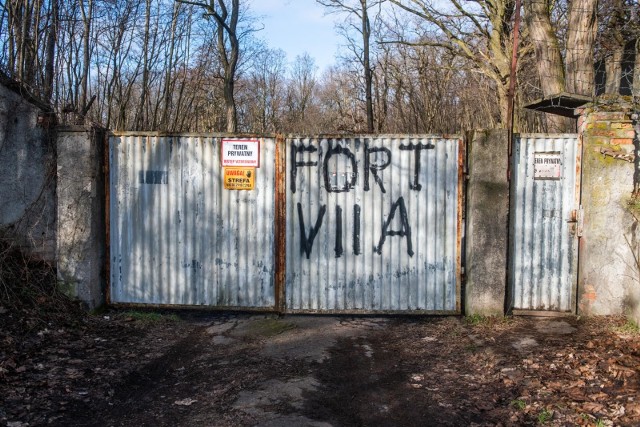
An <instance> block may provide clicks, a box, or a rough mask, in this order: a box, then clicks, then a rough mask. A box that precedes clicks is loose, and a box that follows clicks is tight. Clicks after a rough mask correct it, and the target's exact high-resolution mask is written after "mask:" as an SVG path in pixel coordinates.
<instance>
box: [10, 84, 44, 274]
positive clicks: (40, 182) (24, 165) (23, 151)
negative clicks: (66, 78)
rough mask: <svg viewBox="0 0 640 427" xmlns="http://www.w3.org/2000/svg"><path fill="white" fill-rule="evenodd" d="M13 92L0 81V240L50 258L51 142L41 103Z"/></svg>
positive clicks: (11, 88) (40, 256)
mask: <svg viewBox="0 0 640 427" xmlns="http://www.w3.org/2000/svg"><path fill="white" fill-rule="evenodd" d="M3 83H4V82H3ZM19 91H20V89H19V88H18V87H17V86H16V85H14V86H13V87H10V86H7V85H5V84H0V239H6V240H9V241H10V242H11V243H12V244H14V245H18V246H19V247H21V248H22V249H23V250H25V251H26V252H27V253H31V254H32V255H34V256H36V257H37V258H40V259H44V260H45V261H50V262H53V261H54V259H55V229H56V226H55V158H56V156H55V144H54V142H53V139H52V138H51V137H50V134H49V131H48V130H47V129H46V128H45V127H43V126H42V125H43V122H42V119H44V118H46V117H48V116H47V112H46V111H45V109H44V108H43V106H41V105H36V103H34V102H31V101H27V100H26V99H25V97H24V96H23V95H22V94H20V92H19ZM39 119H40V123H39ZM44 123H45V124H46V121H45V122H44Z"/></svg>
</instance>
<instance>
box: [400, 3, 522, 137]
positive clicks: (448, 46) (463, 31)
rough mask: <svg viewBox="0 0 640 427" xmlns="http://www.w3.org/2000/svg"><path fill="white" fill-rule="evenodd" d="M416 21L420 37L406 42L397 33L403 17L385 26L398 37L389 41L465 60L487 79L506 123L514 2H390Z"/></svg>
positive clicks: (401, 26) (402, 24) (403, 19)
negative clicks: (437, 49) (492, 84)
mask: <svg viewBox="0 0 640 427" xmlns="http://www.w3.org/2000/svg"><path fill="white" fill-rule="evenodd" d="M390 1H391V3H393V4H394V5H396V6H397V7H398V8H400V9H402V10H404V11H406V12H408V13H409V14H411V15H413V16H414V17H415V18H417V20H418V28H417V30H418V31H421V32H422V33H423V35H422V36H421V37H418V38H414V39H407V38H405V37H404V36H403V33H402V32H400V30H401V29H402V28H403V27H404V26H405V25H406V24H405V23H404V22H406V21H405V18H403V17H400V18H396V20H395V21H394V22H390V23H389V24H388V25H389V27H390V28H394V29H396V30H397V31H398V35H399V36H400V37H399V38H398V39H397V40H391V41H392V42H397V43H403V44H410V45H416V46H432V47H438V48H441V49H445V50H447V51H449V52H450V53H451V54H454V55H456V56H459V57H461V58H465V59H466V60H467V61H469V62H470V63H471V64H473V66H474V67H475V68H476V69H477V70H479V71H480V72H481V73H483V74H484V75H485V76H487V77H489V78H490V79H491V80H492V81H493V83H494V85H495V88H496V92H497V96H498V103H499V105H500V117H501V120H500V123H501V125H502V126H505V125H506V123H507V122H508V120H507V115H508V113H507V112H508V96H507V94H508V90H509V74H510V69H511V67H510V63H511V60H510V59H511V31H512V26H511V20H512V16H513V13H514V6H515V1H514V0H473V1H471V0H448V1H446V2H445V1H443V2H438V3H434V2H431V1H430V0H390Z"/></svg>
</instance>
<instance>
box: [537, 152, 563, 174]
mask: <svg viewBox="0 0 640 427" xmlns="http://www.w3.org/2000/svg"><path fill="white" fill-rule="evenodd" d="M560 178H562V153H557V152H554V153H534V155H533V179H560Z"/></svg>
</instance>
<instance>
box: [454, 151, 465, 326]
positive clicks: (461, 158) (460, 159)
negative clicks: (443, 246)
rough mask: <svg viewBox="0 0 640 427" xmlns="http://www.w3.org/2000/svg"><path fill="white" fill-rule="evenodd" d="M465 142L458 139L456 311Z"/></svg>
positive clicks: (460, 274)
mask: <svg viewBox="0 0 640 427" xmlns="http://www.w3.org/2000/svg"><path fill="white" fill-rule="evenodd" d="M465 148H466V147H465V143H464V140H463V139H459V140H458V218H457V230H458V232H457V236H456V311H457V312H458V313H460V312H461V310H462V306H461V300H462V298H461V294H462V227H463V216H462V215H463V208H464V185H465V179H464V171H465V157H466V156H465Z"/></svg>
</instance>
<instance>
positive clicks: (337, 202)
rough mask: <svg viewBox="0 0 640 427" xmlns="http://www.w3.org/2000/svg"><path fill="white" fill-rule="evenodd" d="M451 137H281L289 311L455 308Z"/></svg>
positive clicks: (458, 173)
mask: <svg viewBox="0 0 640 427" xmlns="http://www.w3.org/2000/svg"><path fill="white" fill-rule="evenodd" d="M463 159H464V145H463V143H462V140H461V139H460V138H458V137H451V138H444V137H429V136H379V137H371V136H361V137H357V136H356V137H349V138H340V137H338V138H324V137H318V138H289V139H288V140H287V162H286V164H287V197H286V199H287V207H286V233H287V245H286V247H287V261H286V305H287V309H288V310H289V311H292V312H315V311H318V312H335V311H340V312H366V313H369V312H416V313H419V312H424V313H459V312H460V273H461V237H462V209H461V206H462V188H463V179H462V173H463V168H462V164H463Z"/></svg>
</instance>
